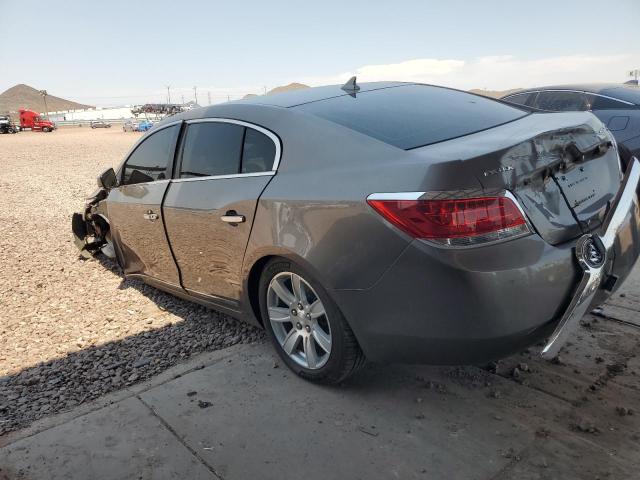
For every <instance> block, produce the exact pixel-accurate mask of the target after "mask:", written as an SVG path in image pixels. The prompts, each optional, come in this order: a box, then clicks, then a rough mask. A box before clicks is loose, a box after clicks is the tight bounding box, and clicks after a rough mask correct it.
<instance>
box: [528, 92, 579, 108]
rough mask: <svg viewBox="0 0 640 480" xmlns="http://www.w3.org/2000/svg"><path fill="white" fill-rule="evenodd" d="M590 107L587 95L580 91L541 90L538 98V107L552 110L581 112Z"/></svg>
mask: <svg viewBox="0 0 640 480" xmlns="http://www.w3.org/2000/svg"><path fill="white" fill-rule="evenodd" d="M590 107H591V106H590V105H589V104H588V102H587V97H586V96H585V95H584V94H582V93H580V92H560V91H547V92H540V93H539V94H538V98H537V99H536V108H539V109H540V110H549V111H552V112H579V111H584V110H589V108H590Z"/></svg>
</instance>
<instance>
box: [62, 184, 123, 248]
mask: <svg viewBox="0 0 640 480" xmlns="http://www.w3.org/2000/svg"><path fill="white" fill-rule="evenodd" d="M106 195H107V192H106V191H105V190H102V189H100V190H98V191H97V192H95V193H94V194H93V195H92V196H91V197H89V198H88V199H87V203H86V204H85V208H84V211H83V212H82V213H80V212H76V213H74V214H73V217H72V219H71V229H72V231H73V243H74V244H75V246H76V247H78V250H80V255H81V256H83V257H84V258H90V257H92V256H93V255H95V254H96V253H98V252H100V251H102V252H103V253H105V254H106V255H107V256H109V257H112V256H113V254H112V253H111V252H112V250H113V249H112V248H111V241H110V228H109V221H108V220H107V217H106V215H105V214H104V213H103V212H101V203H100V202H101V201H102V200H104V199H105V198H106ZM110 253H111V254H110Z"/></svg>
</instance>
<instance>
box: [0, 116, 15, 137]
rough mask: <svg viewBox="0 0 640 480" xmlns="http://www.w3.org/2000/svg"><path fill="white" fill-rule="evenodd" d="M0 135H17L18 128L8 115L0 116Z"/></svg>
mask: <svg viewBox="0 0 640 480" xmlns="http://www.w3.org/2000/svg"><path fill="white" fill-rule="evenodd" d="M0 133H18V127H17V126H16V125H15V124H14V123H13V122H12V121H11V117H10V116H9V115H0Z"/></svg>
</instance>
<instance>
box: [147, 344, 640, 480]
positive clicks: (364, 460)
mask: <svg viewBox="0 0 640 480" xmlns="http://www.w3.org/2000/svg"><path fill="white" fill-rule="evenodd" d="M274 360H275V358H274V356H273V355H272V354H271V352H270V350H269V349H266V350H265V351H263V352H258V354H256V355H247V354H243V355H238V356H237V357H234V358H233V359H228V360H227V361H225V362H221V363H218V364H216V365H214V366H212V367H210V368H206V369H203V370H200V371H198V372H193V373H191V374H189V375H188V376H185V377H182V378H180V379H177V380H176V381H173V382H171V384H166V385H162V386H159V387H156V388H153V389H151V390H149V391H147V392H144V393H142V394H141V395H140V397H141V399H142V400H143V401H144V402H145V403H147V404H148V405H149V406H150V407H151V408H152V409H153V410H154V411H155V412H156V413H157V414H158V415H159V416H161V417H162V418H163V419H164V420H165V421H166V422H167V424H169V425H170V426H171V428H172V429H173V430H174V431H175V432H176V433H177V434H178V435H179V436H180V437H181V438H183V439H184V441H185V442H186V443H187V444H188V445H190V447H191V448H192V449H194V451H197V452H199V453H200V455H202V457H203V459H204V460H205V461H206V462H207V464H208V465H210V466H211V467H212V468H213V469H215V471H216V472H217V473H218V474H219V475H221V476H222V477H223V478H225V479H245V478H261V479H271V478H273V479H282V478H293V477H298V476H301V475H304V477H305V478H306V479H310V480H312V479H316V478H317V479H333V478H336V479H337V478H350V479H351V478H353V479H357V478H363V479H365V478H366V479H372V478H429V479H451V478H456V479H478V478H483V479H493V478H518V475H520V474H521V473H522V472H527V475H530V477H529V478H546V477H545V475H551V477H549V478H559V475H560V474H561V475H562V478H564V479H571V478H576V479H578V478H580V479H582V478H585V477H587V476H593V477H596V476H598V475H607V474H608V475H612V474H615V475H617V477H613V478H625V476H626V475H630V474H631V472H633V469H632V468H631V467H630V466H629V460H630V459H629V458H626V457H624V456H623V457H621V458H620V459H618V458H616V457H615V455H616V453H615V452H612V451H611V449H609V448H608V446H607V445H606V444H605V445H602V444H599V443H598V442H596V441H594V439H593V435H591V436H589V434H587V433H584V434H577V433H576V432H574V431H573V427H572V423H570V421H569V419H573V418H574V417H575V416H576V414H575V412H574V410H575V407H574V406H573V405H571V404H570V403H569V402H565V401H563V400H561V399H558V398H556V397H553V396H550V395H547V394H545V393H543V392H540V391H536V390H532V389H529V388H522V386H521V385H519V384H516V383H514V382H511V381H509V380H506V379H502V378H500V377H496V376H495V375H490V374H488V373H487V372H484V371H482V370H480V369H477V368H474V367H467V368H434V367H411V366H402V367H400V366H398V367H375V366H374V367H371V368H369V369H368V370H367V371H366V372H364V373H363V374H362V375H360V376H359V377H358V378H357V379H356V380H355V381H354V382H353V383H351V384H349V385H348V386H345V387H342V388H329V387H320V386H316V385H311V384H309V383H307V382H304V381H302V380H300V379H298V378H296V377H294V376H293V375H291V374H290V373H289V372H288V371H286V370H283V369H282V368H275V369H274V368H273V366H274ZM194 392H196V393H194ZM203 407H204V408H203ZM572 421H573V420H572ZM627 440H628V439H627ZM622 445H623V446H622V448H625V445H629V444H628V443H626V444H624V443H623V444H622ZM633 459H634V460H640V457H639V456H638V455H637V454H635V456H633ZM525 460H526V462H525V465H524V466H522V465H520V463H521V462H523V461H525ZM516 467H517V469H516ZM516 473H517V474H516ZM535 475H539V476H538V477H536V476H535ZM556 475H558V476H556Z"/></svg>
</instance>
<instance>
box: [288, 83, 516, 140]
mask: <svg viewBox="0 0 640 480" xmlns="http://www.w3.org/2000/svg"><path fill="white" fill-rule="evenodd" d="M294 108H297V109H299V110H302V111H304V112H307V113H310V114H313V115H317V116H318V117H321V118H324V119H326V120H330V121H332V122H335V123H337V124H339V125H342V126H344V127H347V128H350V129H352V130H356V131H357V132H360V133H364V134H365V135H369V136H370V137H373V138H375V139H377V140H381V141H383V142H386V143H388V144H391V145H394V146H396V147H399V148H403V149H405V150H407V149H410V148H416V147H420V146H424V145H430V144H432V143H437V142H442V141H444V140H450V139H452V138H456V137H461V136H463V135H469V134H471V133H475V132H479V131H481V130H486V129H488V128H492V127H495V126H497V125H501V124H503V123H507V122H510V121H513V120H516V119H518V118H521V117H523V116H525V115H527V112H524V111H522V110H520V109H518V108H515V107H511V106H509V105H505V104H503V103H500V102H497V101H495V100H491V99H488V98H484V97H481V96H478V95H472V94H470V93H465V92H460V91H458V90H450V89H447V88H442V87H434V86H429V85H407V86H402V87H393V88H384V89H380V90H372V91H369V92H365V93H358V94H356V95H355V97H353V96H351V95H343V96H341V97H335V98H329V99H327V100H321V101H318V102H312V103H307V104H303V105H298V106H297V107H294Z"/></svg>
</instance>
